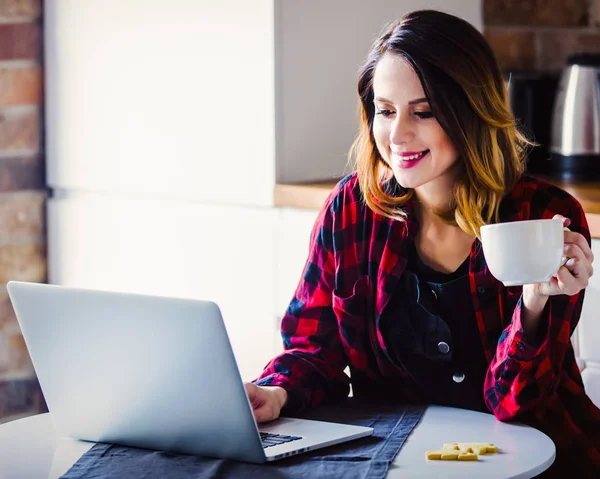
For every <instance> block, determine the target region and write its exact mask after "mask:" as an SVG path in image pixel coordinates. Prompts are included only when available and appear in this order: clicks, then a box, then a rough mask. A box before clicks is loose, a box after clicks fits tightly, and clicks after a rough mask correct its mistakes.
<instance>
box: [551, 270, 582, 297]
mask: <svg viewBox="0 0 600 479" xmlns="http://www.w3.org/2000/svg"><path fill="white" fill-rule="evenodd" d="M556 279H557V282H558V288H559V289H560V291H561V293H562V294H566V295H567V296H573V295H575V294H577V293H579V291H581V290H582V289H583V286H582V285H581V284H580V281H579V280H578V279H577V278H575V276H573V275H572V274H571V272H570V271H569V269H568V268H567V267H566V266H562V267H561V268H560V269H559V270H558V272H557V273H556Z"/></svg>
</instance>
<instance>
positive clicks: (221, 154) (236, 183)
mask: <svg viewBox="0 0 600 479" xmlns="http://www.w3.org/2000/svg"><path fill="white" fill-rule="evenodd" d="M273 43H274V40H273V2H272V1H271V0H252V1H248V0H169V1H163V0H83V1H81V0H47V1H46V2H45V48H46V59H45V61H46V70H45V71H46V101H47V108H46V111H47V119H46V128H47V136H46V138H47V144H46V149H47V158H48V181H49V184H50V186H53V187H60V188H68V189H75V190H86V191H103V192H109V193H110V192H130V193H147V194H152V195H156V196H165V197H177V198H189V199H198V200H203V201H210V202H222V203H234V204H235V203H237V204H239V203H244V204H263V205H265V204H271V203H272V195H273V191H272V190H273V184H274V168H275V167H274V160H275V156H274V155H275V153H274V148H275V146H274V124H273V123H274V105H273V89H274V79H273V70H274V66H273V61H274V59H273Z"/></svg>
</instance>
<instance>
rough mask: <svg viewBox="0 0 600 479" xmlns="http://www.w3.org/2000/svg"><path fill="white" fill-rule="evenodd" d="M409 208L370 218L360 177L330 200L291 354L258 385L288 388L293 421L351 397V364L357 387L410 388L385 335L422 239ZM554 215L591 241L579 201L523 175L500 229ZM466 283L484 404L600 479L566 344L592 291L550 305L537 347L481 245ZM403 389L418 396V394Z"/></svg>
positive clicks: (592, 422) (290, 318) (304, 283)
mask: <svg viewBox="0 0 600 479" xmlns="http://www.w3.org/2000/svg"><path fill="white" fill-rule="evenodd" d="M405 208H406V210H407V213H408V216H407V220H406V222H401V221H395V220H390V219H387V218H384V217H382V216H381V215H378V214H376V213H374V212H373V211H372V210H371V209H369V208H368V207H367V206H366V205H365V203H364V201H363V198H362V194H361V192H360V189H359V185H358V179H357V177H356V174H352V175H349V176H348V177H346V178H345V179H344V180H342V181H341V182H340V183H339V184H338V185H337V186H336V188H335V189H334V191H333V192H332V193H331V195H330V196H329V198H328V200H327V201H326V203H325V204H324V206H323V208H322V210H321V212H320V214H319V217H318V219H317V221H316V223H315V226H314V228H313V232H312V237H311V248H310V252H309V256H308V259H307V262H306V266H305V268H304V271H303V274H302V278H301V280H300V283H299V285H298V287H297V289H296V292H295V295H294V297H293V299H292V301H291V303H290V306H289V308H288V310H287V312H286V315H285V316H284V318H283V320H282V324H281V332H282V336H283V340H284V347H285V351H284V352H283V353H282V354H281V355H279V356H278V357H276V358H275V359H273V360H272V361H271V362H270V363H269V364H268V365H267V366H266V368H265V369H264V371H263V372H262V374H261V376H260V378H259V379H258V380H257V384H261V385H272V386H281V387H283V388H285V389H286V390H287V391H288V396H289V404H288V406H287V407H286V411H285V412H286V413H290V412H297V411H299V410H301V409H304V408H306V407H314V406H317V405H318V404H320V403H321V402H322V401H323V400H324V399H336V398H342V397H344V396H347V395H348V392H349V378H348V377H347V376H346V374H345V373H344V369H345V368H346V366H349V367H350V373H351V377H352V378H353V380H354V379H355V378H366V379H367V382H368V381H372V382H373V384H374V385H375V384H376V383H377V382H380V381H386V382H387V383H388V384H389V383H390V382H392V383H393V382H394V381H397V382H398V384H402V385H403V386H402V387H403V388H406V384H410V383H407V382H402V378H404V377H406V372H405V371H402V370H401V369H400V368H399V367H398V366H396V365H394V364H393V363H392V362H391V361H390V359H389V356H388V354H387V351H386V347H385V343H384V341H383V338H382V337H381V332H380V330H379V327H378V324H379V323H378V322H379V318H380V317H381V314H382V312H383V310H384V308H385V307H386V305H387V304H388V302H389V301H390V297H391V295H392V294H393V292H394V291H396V288H395V286H396V285H397V283H398V280H399V278H400V277H401V276H402V273H403V271H404V269H405V266H406V263H407V258H406V255H405V254H403V253H404V251H407V249H406V248H403V244H404V246H405V245H406V243H405V242H407V241H414V237H415V235H416V233H417V231H418V225H417V224H416V220H415V217H414V214H413V205H412V202H411V201H409V202H408V203H407V204H406V205H405ZM555 214H561V215H563V216H565V217H567V218H569V219H570V220H571V225H570V229H571V230H572V231H577V232H579V233H581V234H582V235H584V236H585V238H586V239H587V240H588V242H589V241H590V234H589V230H588V226H587V221H586V218H585V214H584V212H583V210H582V208H581V206H580V205H579V203H578V202H577V201H576V200H575V199H574V198H573V197H571V196H570V195H569V194H568V193H566V192H564V191H562V190H560V189H559V188H556V187H555V186H552V185H550V184H548V183H545V182H543V181H541V180H538V179H535V178H531V177H527V176H524V177H523V178H522V179H521V181H519V182H518V184H517V185H516V186H515V188H513V190H512V191H511V192H510V194H509V195H508V196H507V197H506V198H505V199H504V200H503V202H502V205H501V209H500V216H501V220H502V221H503V222H506V221H517V220H528V219H535V218H552V217H553V216H554V215H555ZM469 279H470V285H471V297H472V299H473V306H474V309H475V318H474V320H475V321H476V322H477V326H478V329H479V332H480V336H481V344H482V346H483V350H484V353H485V357H486V359H487V363H488V368H487V374H486V377H485V385H484V391H482V394H483V395H484V400H485V403H486V405H487V407H488V408H489V410H490V411H491V412H493V414H494V415H495V416H496V417H497V418H498V419H499V420H502V421H505V420H511V419H514V418H516V419H517V420H519V421H522V422H526V423H528V424H531V425H533V426H535V427H537V428H538V429H541V430H542V431H544V432H545V433H546V434H548V435H549V436H550V437H551V438H552V440H553V441H554V443H555V444H556V446H557V451H558V454H557V466H558V467H561V468H563V467H565V466H566V467H568V468H569V472H570V473H572V474H576V477H588V476H589V477H600V410H599V409H598V408H597V407H595V406H594V405H593V403H592V402H591V400H590V399H589V398H588V396H587V395H586V393H585V391H584V387H583V382H582V380H581V374H580V371H579V369H578V367H577V364H576V362H575V357H574V352H573V348H572V345H571V342H570V336H571V333H572V332H573V330H574V328H575V326H576V325H577V322H578V321H579V316H580V313H581V306H582V302H583V296H584V292H583V291H582V292H581V293H579V294H577V295H575V296H565V295H561V296H552V297H551V298H550V299H549V301H548V306H547V307H546V309H545V311H544V315H545V316H546V317H545V319H546V320H547V334H546V337H545V339H544V340H543V342H542V343H541V344H539V345H538V344H533V343H531V342H528V340H527V338H526V337H524V335H523V330H522V327H521V301H520V296H521V288H520V287H512V288H505V287H504V286H503V284H502V283H500V282H499V281H497V280H496V279H495V278H494V277H493V276H492V275H491V273H490V272H489V270H488V268H487V265H486V263H485V259H484V257H483V253H482V248H481V245H480V243H479V241H475V242H474V243H473V247H472V249H471V253H470V266H469ZM369 298H370V299H369ZM405 393H406V397H410V395H411V394H410V393H411V391H405ZM415 393H418V391H415ZM416 396H418V394H416ZM561 465H562V466H561ZM593 471H594V472H593ZM595 474H598V476H596V475H595Z"/></svg>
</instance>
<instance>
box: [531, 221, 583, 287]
mask: <svg viewBox="0 0 600 479" xmlns="http://www.w3.org/2000/svg"><path fill="white" fill-rule="evenodd" d="M553 219H560V220H562V221H563V224H564V226H565V248H564V253H563V254H564V256H565V257H566V258H567V261H566V263H565V264H564V265H563V266H561V267H560V268H559V270H558V271H557V272H556V274H555V275H554V276H553V277H552V278H551V279H550V281H548V282H547V283H539V284H532V285H527V288H533V291H532V292H533V293H534V294H536V295H539V296H542V297H543V296H554V295H557V294H566V295H568V296H573V295H575V294H577V293H579V291H581V290H582V289H584V288H586V287H587V285H588V283H589V280H590V277H591V276H592V275H593V274H594V268H593V267H592V262H593V261H594V253H592V250H591V249H590V246H589V245H588V242H587V240H586V239H585V237H584V236H583V235H582V234H580V233H576V232H574V231H569V229H568V226H569V224H571V220H570V219H568V218H565V217H564V216H561V215H554V218H553ZM524 287H525V286H524Z"/></svg>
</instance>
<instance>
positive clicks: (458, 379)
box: [452, 373, 465, 383]
mask: <svg viewBox="0 0 600 479" xmlns="http://www.w3.org/2000/svg"><path fill="white" fill-rule="evenodd" d="M452 380H453V381H454V382H455V383H462V382H463V381H464V380H465V375H464V374H463V373H456V374H454V376H452Z"/></svg>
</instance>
